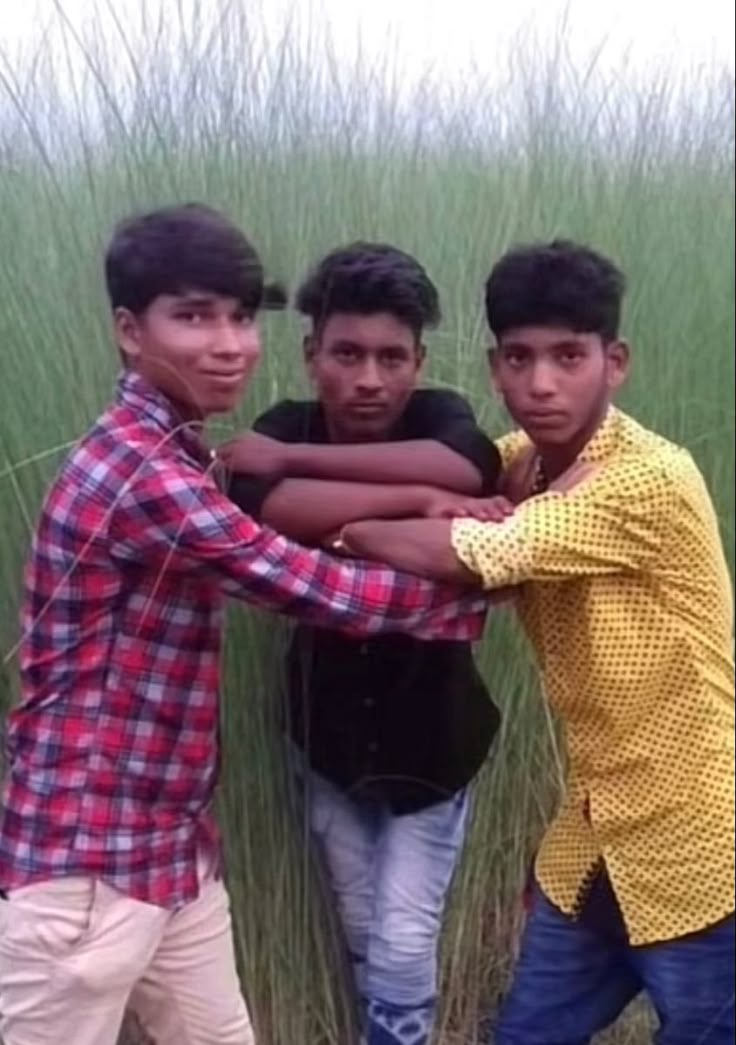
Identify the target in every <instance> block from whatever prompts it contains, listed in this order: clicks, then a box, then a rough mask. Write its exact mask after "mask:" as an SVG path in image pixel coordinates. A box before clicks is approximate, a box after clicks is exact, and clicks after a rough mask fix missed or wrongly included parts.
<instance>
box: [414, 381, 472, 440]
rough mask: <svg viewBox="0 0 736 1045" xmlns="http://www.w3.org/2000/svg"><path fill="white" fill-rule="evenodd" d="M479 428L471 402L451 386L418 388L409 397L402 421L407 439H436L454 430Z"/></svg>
mask: <svg viewBox="0 0 736 1045" xmlns="http://www.w3.org/2000/svg"><path fill="white" fill-rule="evenodd" d="M477 427H478V425H477V421H476V418H475V414H474V413H473V408H472V407H471V405H470V403H469V402H468V401H467V399H465V398H464V396H462V395H460V394H459V392H455V391H454V390H453V389H449V388H418V389H417V390H416V391H415V392H413V393H412V395H411V397H410V398H409V401H408V403H407V404H406V407H405V409H404V413H403V415H402V418H401V422H400V424H399V428H400V429H401V432H402V435H403V438H406V439H432V438H435V437H438V436H440V435H442V434H443V433H445V432H448V431H450V430H455V429H463V430H465V429H477Z"/></svg>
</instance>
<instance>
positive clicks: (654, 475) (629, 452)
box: [611, 412, 703, 493]
mask: <svg viewBox="0 0 736 1045" xmlns="http://www.w3.org/2000/svg"><path fill="white" fill-rule="evenodd" d="M617 426H618V433H617V436H618V452H617V453H616V455H615V458H614V460H613V461H612V463H611V472H612V473H613V474H618V475H620V476H622V477H626V476H629V477H631V479H632V480H634V479H638V480H639V481H640V483H641V484H643V485H652V484H654V485H658V486H662V487H663V488H666V489H668V490H669V491H670V492H672V493H676V492H677V491H678V490H683V491H684V490H685V489H687V488H688V487H692V485H693V484H696V485H698V486H699V485H701V484H703V477H702V474H701V472H700V469H699V468H698V466H697V464H696V463H695V460H694V458H693V456H692V454H691V453H690V451H689V450H687V449H686V448H685V447H684V446H680V445H679V444H678V443H675V442H673V441H672V440H670V439H667V438H666V437H665V436H663V435H660V434H659V433H658V432H654V431H652V430H651V429H649V428H645V427H644V425H642V424H640V423H639V422H638V421H635V420H634V419H633V418H631V417H629V416H628V415H626V414H623V413H620V412H619V414H618V417H617Z"/></svg>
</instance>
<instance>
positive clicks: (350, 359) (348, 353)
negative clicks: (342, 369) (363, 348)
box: [332, 345, 358, 363]
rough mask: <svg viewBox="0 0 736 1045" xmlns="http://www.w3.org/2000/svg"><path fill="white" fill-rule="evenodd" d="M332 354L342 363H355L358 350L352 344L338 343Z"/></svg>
mask: <svg viewBox="0 0 736 1045" xmlns="http://www.w3.org/2000/svg"><path fill="white" fill-rule="evenodd" d="M332 354H333V355H334V357H335V359H338V360H339V361H340V362H341V363H354V362H355V361H356V360H357V358H358V351H357V349H356V348H354V347H353V346H352V345H337V346H336V348H334V349H333V353H332Z"/></svg>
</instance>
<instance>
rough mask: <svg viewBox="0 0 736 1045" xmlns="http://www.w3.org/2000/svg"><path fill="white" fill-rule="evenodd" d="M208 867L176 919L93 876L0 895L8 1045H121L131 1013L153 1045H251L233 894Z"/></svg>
mask: <svg viewBox="0 0 736 1045" xmlns="http://www.w3.org/2000/svg"><path fill="white" fill-rule="evenodd" d="M201 871H202V874H201V885H200V895H199V896H198V898H197V899H196V900H193V901H192V902H191V903H189V904H187V905H186V906H185V907H183V908H181V909H179V910H178V911H169V910H166V909H164V908H162V907H157V906H154V905H153V904H148V903H142V902H141V901H139V900H132V899H131V898H130V897H128V896H125V895H123V894H122V893H119V892H117V890H115V889H112V888H110V887H109V886H108V885H105V884H104V883H103V882H101V881H99V880H96V879H91V878H58V879H54V880H51V881H48V882H41V883H39V884H34V885H29V886H25V887H24V888H22V889H16V890H13V891H12V892H11V893H10V894H9V896H8V898H7V899H0V1039H1V1040H2V1041H3V1043H4V1045H115V1043H116V1042H117V1038H118V1034H119V1031H120V1027H121V1024H122V1020H123V1016H124V1013H125V1009H126V1007H128V1008H130V1009H132V1010H133V1011H134V1012H135V1013H136V1015H137V1017H138V1019H139V1021H140V1024H141V1026H142V1027H143V1029H144V1030H145V1032H146V1033H147V1034H148V1035H149V1037H150V1038H151V1039H152V1040H153V1041H154V1042H155V1043H156V1045H254V1043H255V1038H254V1036H253V1031H252V1029H251V1024H250V1020H249V1017H248V1011H247V1008H246V1005H245V1002H244V1000H243V997H242V994H241V991H240V985H239V983H238V977H237V972H236V968H235V954H234V949H233V942H232V927H231V921H230V907H229V901H228V896H227V893H226V891H225V888H224V886H223V884H222V882H221V881H219V880H216V879H215V878H214V877H213V876H212V874H211V873H210V871H209V870H208V869H206V868H205V867H204V866H202V867H201Z"/></svg>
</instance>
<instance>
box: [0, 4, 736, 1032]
mask: <svg viewBox="0 0 736 1045" xmlns="http://www.w3.org/2000/svg"><path fill="white" fill-rule="evenodd" d="M238 6H240V5H232V6H228V7H225V5H223V8H222V19H221V21H220V22H219V24H218V26H217V27H216V28H214V29H211V30H208V31H206V32H205V31H204V29H202V28H201V27H200V28H197V24H196V17H194V16H193V17H192V19H191V20H190V21H189V22H187V23H182V24H181V25H178V26H175V27H173V28H171V27H165V31H162V32H159V31H158V30H157V28H156V26H155V25H150V26H149V29H148V35H147V37H146V39H145V40H144V41H141V40H139V39H137V38H135V37H134V36H132V35H126V34H125V33H123V31H122V29H121V27H118V28H117V29H116V28H115V26H114V25H113V24H112V23H111V22H110V18H111V15H110V14H109V12H108V14H107V15H106V17H107V19H108V31H107V33H106V34H103V33H102V32H101V30H100V28H99V26H97V27H95V26H92V27H91V29H90V30H89V33H88V34H87V35H86V36H85V37H84V38H82V37H80V36H79V35H78V34H76V32H75V31H74V30H73V29H72V28H71V27H70V26H69V25H67V26H66V28H65V29H63V31H62V33H61V35H60V36H59V38H58V42H57V43H56V44H55V45H54V44H52V43H51V42H50V41H47V42H46V43H45V44H43V45H41V47H40V49H39V51H38V52H37V53H36V54H35V55H32V56H27V57H26V60H21V58H19V57H17V56H10V55H6V56H5V58H3V57H2V56H1V55H0V244H1V248H0V343H1V344H2V380H1V381H0V531H1V532H2V534H3V537H2V542H1V543H0V591H1V592H2V616H1V617H0V639H2V647H3V650H10V649H11V647H12V643H13V641H14V638H15V628H16V607H17V599H18V592H19V577H20V564H21V561H22V557H23V554H24V551H25V548H26V546H27V541H28V536H29V532H30V529H31V526H32V522H33V519H34V517H35V514H36V512H37V509H38V506H39V501H40V497H41V495H42V492H43V490H44V487H45V485H46V483H47V482H48V479H49V477H50V476H51V474H52V473H53V471H54V469H55V468H56V466H57V465H58V463H59V461H60V460H61V457H62V455H63V452H64V450H65V448H66V447H68V445H69V444H70V442H72V441H73V440H74V439H75V438H76V437H77V436H78V435H79V434H80V433H81V432H82V431H83V430H84V428H85V427H86V426H87V425H88V424H89V423H90V421H91V420H92V419H93V418H94V417H95V416H96V414H97V413H98V411H99V410H100V408H101V407H102V406H103V405H104V403H105V402H106V400H107V398H108V396H109V393H110V388H111V382H112V379H113V376H114V373H115V360H116V356H115V353H114V350H113V348H112V345H111V341H110V333H109V322H108V316H107V313H106V307H105V301H104V295H103V287H102V281H101V276H100V252H101V249H102V245H103V244H104V240H105V237H106V235H107V233H108V231H109V229H110V226H111V224H112V223H113V222H114V220H116V219H117V218H118V217H120V216H121V215H122V214H124V213H125V212H127V211H129V210H131V209H133V208H139V207H143V206H146V207H147V206H151V205H158V204H161V203H164V202H169V201H172V200H177V199H178V200H183V199H200V200H204V201H207V202H209V203H212V204H214V205H216V206H222V207H224V208H225V209H227V210H228V211H229V212H230V213H231V214H232V215H233V216H235V217H236V218H237V219H239V220H240V221H241V222H242V224H243V225H244V227H245V228H246V230H247V231H248V233H249V234H250V235H251V237H252V238H253V240H254V241H255V243H256V244H257V245H258V246H259V248H260V249H261V251H262V253H263V255H264V257H265V259H266V262H267V265H268V267H269V270H270V272H271V273H272V274H273V275H276V276H279V277H281V278H284V279H286V280H287V281H291V282H292V283H293V282H294V281H295V280H296V279H298V277H299V276H300V275H301V274H302V272H303V270H304V268H305V266H306V265H307V264H308V263H309V262H310V261H311V260H312V259H314V258H315V257H316V256H317V255H318V254H319V253H320V252H321V251H323V250H324V249H326V248H329V247H331V246H333V245H335V244H336V243H338V242H341V241H346V240H349V239H352V238H358V237H363V238H384V239H387V240H390V241H392V242H394V243H396V244H397V245H399V246H401V247H403V248H405V249H408V250H410V251H413V252H416V253H417V255H418V256H419V257H420V258H421V259H422V261H423V262H424V263H425V264H426V266H427V268H428V270H429V272H430V273H431V274H432V275H433V277H434V278H435V279H436V281H437V283H438V285H439V287H440V288H441V291H442V295H443V305H444V313H445V320H444V323H443V325H442V327H441V328H440V330H439V331H438V332H437V333H436V334H434V335H433V336H432V337H431V339H430V346H431V353H430V355H431V359H430V367H429V376H428V380H430V381H432V382H441V383H446V384H450V385H452V386H454V387H457V388H458V389H461V390H463V391H464V392H465V393H466V394H467V395H468V396H469V398H470V399H471V401H472V402H473V404H474V405H475V407H476V408H477V410H478V413H479V416H480V417H481V419H482V420H483V422H484V424H485V425H486V427H487V428H488V430H489V431H490V432H491V433H498V432H500V431H501V430H502V429H503V427H504V419H503V417H502V414H501V412H500V410H499V408H498V407H497V406H496V404H495V403H494V402H493V400H492V399H491V397H490V394H489V392H488V389H487V382H486V377H485V373H484V366H483V348H484V344H485V339H486V334H485V331H484V329H483V325H482V316H481V309H480V303H481V296H480V287H481V284H482V281H483V279H484V277H485V276H486V274H487V271H488V269H489V267H490V265H491V264H492V262H493V260H494V259H495V258H496V257H497V256H498V254H499V252H500V251H502V250H503V249H504V248H505V247H506V246H507V245H509V244H510V243H512V242H514V241H518V240H528V239H531V238H537V237H539V238H543V237H551V236H553V235H559V234H562V235H566V236H571V237H578V238H581V239H583V240H585V241H588V242H590V243H591V244H594V245H595V246H597V247H598V248H600V249H602V250H604V251H606V252H609V253H610V254H611V255H613V256H614V257H615V258H616V259H617V260H618V261H619V263H620V264H621V265H622V266H623V268H624V269H625V271H626V272H627V273H628V276H629V279H630V285H631V290H630V293H629V296H628V302H627V309H626V318H625V332H626V334H627V335H628V336H629V337H630V339H631V340H632V342H633V344H634V348H635V370H634V375H633V378H632V381H631V383H630V387H629V388H628V390H627V391H626V394H625V396H624V405H625V406H626V407H628V408H629V409H631V410H632V411H634V412H635V413H636V414H637V415H638V416H639V417H640V418H641V419H642V420H643V421H644V422H645V423H647V424H650V425H652V426H654V427H656V428H658V429H660V430H661V431H663V432H664V433H665V434H667V435H669V436H671V437H673V438H675V439H677V440H679V441H682V442H683V443H685V444H686V445H687V446H688V447H690V448H691V449H692V451H693V453H694V454H695V456H696V458H697V460H698V462H699V463H700V464H701V466H702V468H703V470H704V472H705V474H706V476H707V479H708V481H709V483H710V486H711V489H712V491H713V495H714V497H715V499H716V502H717V505H718V509H719V513H720V518H721V521H722V526H723V534H724V538H725V540H726V542H727V546H728V549H729V552H728V554H729V559H730V562H731V565H733V543H734V541H733V537H734V531H733V525H734V511H733V499H734V456H733V448H734V411H733V405H732V403H733V394H734V309H733V288H734V262H733V237H734V169H733V134H734V121H733V117H734V102H733V90H732V83H730V82H729V79H728V77H727V76H725V75H724V74H722V73H721V71H720V70H718V69H709V70H704V71H701V72H699V73H698V74H697V75H696V76H693V77H692V78H690V79H689V80H688V81H685V80H683V79H680V78H678V76H676V75H675V74H674V73H673V74H672V76H671V77H669V78H668V77H663V76H658V77H657V78H656V79H654V78H652V79H651V80H648V81H647V80H642V81H640V82H639V83H631V82H626V81H623V80H622V79H620V78H613V77H610V78H606V77H605V76H603V75H602V74H601V73H599V72H598V70H597V69H596V67H595V65H594V64H591V67H590V68H588V69H586V70H576V69H575V68H572V67H571V66H570V65H569V63H568V62H567V60H566V53H565V46H564V39H563V38H561V39H560V40H558V41H551V42H550V45H549V48H548V50H545V51H544V52H541V51H538V50H537V51H535V50H533V49H531V48H530V49H528V50H525V49H524V47H523V44H522V42H520V45H519V48H520V49H519V53H518V54H514V55H512V56H510V57H509V67H508V77H507V81H506V82H501V83H497V84H496V85H495V86H494V85H493V84H491V83H490V82H484V80H483V78H482V77H481V76H479V77H478V78H477V80H474V81H473V82H468V83H466V85H465V86H464V87H462V88H455V89H453V90H452V91H450V90H449V89H443V88H442V87H441V85H438V84H436V83H434V82H433V81H432V79H431V77H429V76H428V78H427V79H426V80H425V81H423V83H422V84H421V86H420V87H419V88H417V91H416V92H415V94H414V95H412V96H411V97H409V96H407V95H405V94H402V93H401V92H400V91H399V90H398V88H397V87H396V86H395V84H396V75H395V74H396V70H395V69H394V68H393V67H392V66H391V65H390V64H389V63H387V62H381V63H373V64H372V63H371V62H369V61H368V60H367V59H363V60H362V61H361V62H360V63H359V64H357V65H356V66H355V67H353V68H351V69H346V68H344V67H343V66H342V65H341V64H340V62H339V61H338V58H337V57H336V56H335V54H334V52H333V51H331V50H330V48H329V46H328V45H327V44H326V42H325V41H323V40H320V39H315V38H314V37H313V36H309V35H308V34H306V35H305V34H303V33H301V34H300V33H298V32H297V31H296V30H293V31H292V32H285V33H284V34H283V35H280V36H278V37H276V38H272V39H271V40H270V41H264V39H263V37H262V34H261V33H260V32H258V31H257V28H254V26H253V25H252V20H251V19H250V16H248V17H246V15H245V14H244V13H242V12H239V11H237V10H235V8H236V7H238ZM249 6H250V5H249ZM63 24H64V23H63V18H62V17H61V16H60V25H62V26H63ZM174 30H175V31H174ZM265 342H266V352H265V358H264V362H263V365H262V368H261V370H260V373H259V376H258V378H257V381H256V383H255V386H254V387H253V389H252V391H251V393H250V394H249V396H248V398H247V400H246V402H245V403H244V405H243V408H242V411H241V412H240V416H239V418H238V421H239V422H240V423H242V422H247V421H248V419H250V418H252V417H253V416H254V414H255V413H256V412H257V411H258V410H259V409H261V408H262V407H263V406H264V405H265V404H266V403H268V402H269V401H271V400H273V399H275V398H277V397H281V396H283V395H288V394H298V393H299V392H300V391H304V382H303V379H302V374H301V367H300V363H299V351H298V345H299V327H298V325H297V323H296V321H295V319H294V318H293V317H292V316H290V315H279V316H274V317H271V318H269V319H268V320H266V323H265ZM230 427H231V425H230V423H228V424H227V425H226V426H224V428H223V429H221V431H226V430H229V429H230ZM282 648H283V636H282V635H281V634H280V633H279V632H278V630H277V629H274V628H273V627H272V625H270V624H269V625H268V626H266V625H264V621H263V620H262V619H258V618H256V617H254V616H252V615H250V614H248V613H246V612H244V611H242V610H236V611H234V612H233V614H232V616H231V619H230V630H229V642H228V655H227V656H228V665H227V667H228V670H227V683H226V687H225V699H224V710H223V737H224V744H225V771H224V788H223V797H222V804H223V814H224V821H225V824H226V827H227V845H228V850H229V857H230V862H229V866H230V886H231V890H232V894H233V902H234V913H235V920H236V934H237V940H238V945H239V949H240V954H241V957H242V962H243V971H244V981H245V983H246V984H247V987H248V992H249V995H250V1000H251V1005H252V1008H253V1011H254V1014H255V1016H256V1019H257V1023H258V1026H259V1028H260V1029H261V1032H262V1038H261V1039H259V1045H260V1042H261V1041H262V1042H263V1045H346V1043H348V1042H350V1041H351V1037H350V1035H351V1031H350V1029H349V1028H350V1021H351V1016H350V1011H351V1010H350V1004H349V1001H348V996H347V993H346V991H345V989H344V978H343V975H342V972H341V969H342V964H341V950H340V944H339V939H338V938H337V937H336V935H335V934H334V932H333V931H332V920H331V917H330V906H329V903H328V902H325V898H324V893H323V890H322V889H321V887H320V882H319V875H318V873H317V872H316V870H315V868H314V867H313V866H312V864H311V862H310V859H309V854H308V851H307V848H306V846H305V845H304V843H303V840H302V835H303V833H302V831H301V823H300V814H299V810H298V808H297V807H296V803H295V802H294V801H293V800H292V798H293V796H292V795H291V788H290V784H289V780H288V778H287V776H286V775H285V773H284V770H283V766H282V762H281V752H280V747H279V743H278V736H277V730H276V724H275V716H276V707H277V702H278V699H279V695H280V678H279V670H278V665H279V657H280V650H281V649H282ZM481 660H482V664H483V666H484V670H485V672H486V674H487V678H488V680H489V683H490V685H491V687H492V690H493V693H494V695H495V697H496V699H497V700H498V702H499V703H500V704H501V705H502V707H503V708H504V711H505V724H504V729H503V735H502V738H501V741H500V744H499V746H498V748H497V749H496V751H495V755H494V757H493V759H492V761H491V762H490V763H489V765H488V767H487V769H486V771H485V772H484V773H483V775H482V779H481V780H480V781H479V784H478V789H477V800H476V807H475V819H474V827H473V831H472V834H471V837H470V840H469V843H468V847H467V852H466V856H465V859H464V861H463V865H462V868H461V870H460V872H459V874H458V876H457V880H456V883H455V888H454V892H453V902H452V905H451V911H450V913H449V917H448V925H447V932H446V935H445V942H444V951H443V953H444V964H443V969H444V988H445V989H444V993H443V998H444V1005H443V1017H442V1027H441V1031H440V1034H439V1041H441V1042H442V1043H444V1045H470V1043H476V1042H479V1041H481V1040H483V1039H482V1038H481V1037H479V1033H480V1032H479V1027H480V1025H481V1023H482V1020H483V1018H484V1016H485V1014H486V1013H487V1011H488V1010H489V1008H492V1007H493V1005H494V1003H495V1000H496V998H497V995H498V992H499V991H500V990H501V989H502V988H503V984H504V982H505V979H506V976H507V973H508V969H509V965H510V961H511V959H512V955H513V946H514V939H515V933H516V930H517V927H518V921H519V911H518V893H519V889H520V884H521V881H522V877H523V874H524V871H525V868H526V866H527V862H528V859H529V856H530V853H531V851H532V849H533V846H534V843H535V840H536V839H537V838H538V835H539V832H540V830H541V827H542V825H543V823H544V821H545V819H546V818H547V817H548V816H549V814H550V811H551V809H552V808H553V806H554V801H555V797H556V794H557V791H558V787H559V783H560V779H561V776H562V773H563V767H562V761H561V757H560V754H559V751H558V749H557V747H556V745H555V743H554V736H555V729H554V723H553V722H552V721H551V719H550V717H549V715H548V713H547V712H546V711H545V709H544V707H543V705H542V703H541V701H540V699H539V695H538V692H537V689H536V686H535V684H534V675H533V672H532V671H531V669H530V666H529V662H528V658H527V654H526V650H525V647H524V644H523V641H522V640H521V638H520V636H519V635H518V633H517V630H516V629H515V627H514V626H513V622H511V621H508V620H506V619H504V618H501V617H498V618H495V619H494V621H493V622H492V626H491V627H490V629H489V634H488V638H487V641H486V643H485V644H484V646H483V649H482V652H481ZM14 688H15V666H14V661H13V658H12V656H8V658H6V661H5V662H4V664H3V668H2V677H0V706H3V705H4V704H5V703H6V702H7V700H8V699H10V697H11V695H12V693H13V691H14ZM607 1040H614V1039H613V1038H611V1039H607ZM615 1040H616V1041H617V1042H620V1043H623V1042H631V1043H636V1045H642V1043H644V1042H646V1041H648V1040H649V1037H648V1032H647V1030H646V1017H645V1016H641V1015H639V1014H638V1013H637V1014H636V1015H635V1016H633V1017H632V1018H630V1019H628V1020H627V1021H625V1023H623V1024H622V1025H621V1026H620V1027H619V1028H618V1029H617V1031H616V1032H615Z"/></svg>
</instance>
